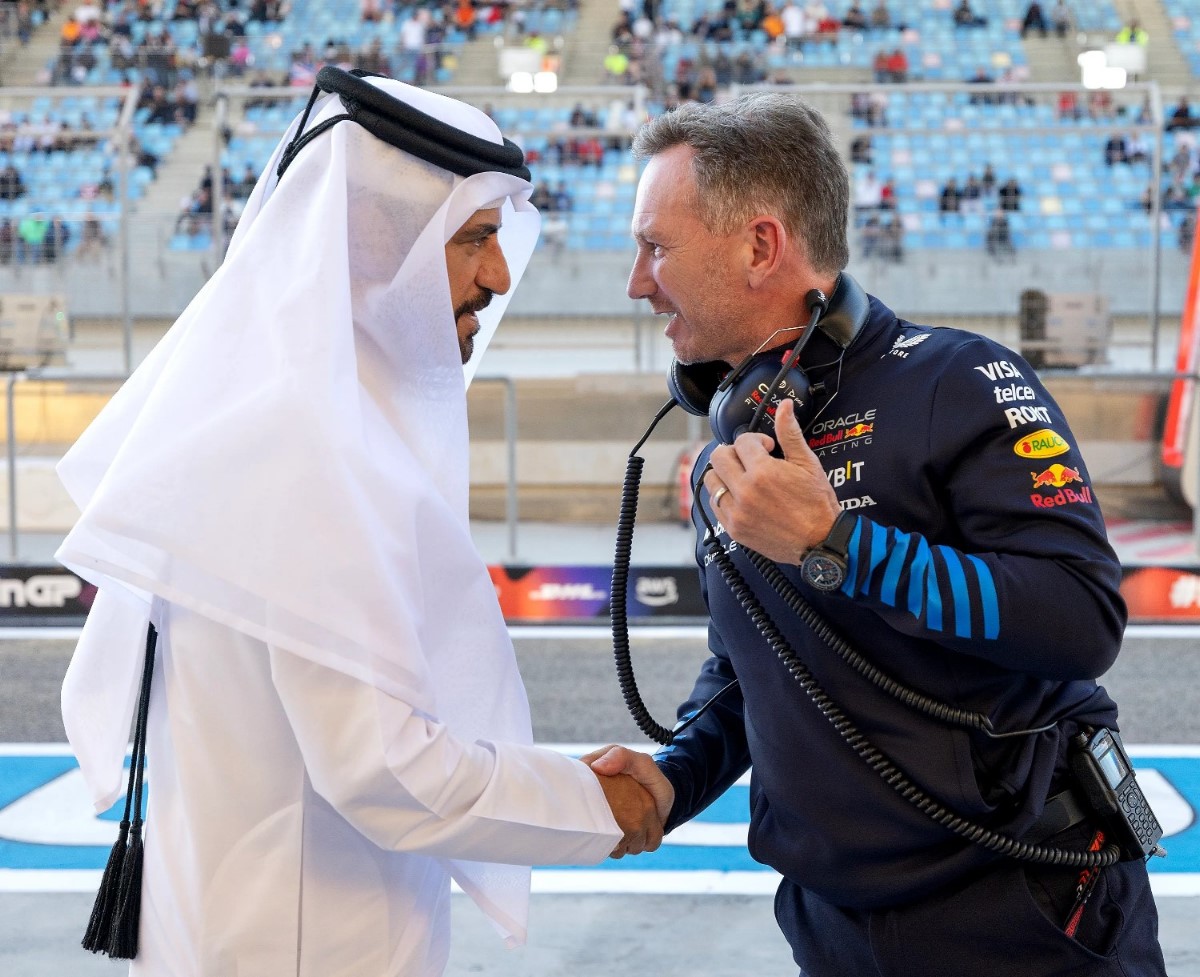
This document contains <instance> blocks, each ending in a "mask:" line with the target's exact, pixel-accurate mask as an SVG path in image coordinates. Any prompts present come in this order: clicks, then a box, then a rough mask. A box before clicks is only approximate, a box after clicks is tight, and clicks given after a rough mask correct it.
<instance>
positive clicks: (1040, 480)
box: [1029, 465, 1095, 509]
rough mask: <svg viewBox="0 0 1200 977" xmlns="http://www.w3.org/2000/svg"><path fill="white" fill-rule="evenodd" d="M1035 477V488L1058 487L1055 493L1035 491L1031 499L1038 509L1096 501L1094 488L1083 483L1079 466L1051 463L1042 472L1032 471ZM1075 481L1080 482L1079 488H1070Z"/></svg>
mask: <svg viewBox="0 0 1200 977" xmlns="http://www.w3.org/2000/svg"><path fill="white" fill-rule="evenodd" d="M1029 474H1030V475H1031V476H1032V478H1033V487H1034V488H1035V489H1058V491H1057V492H1055V493H1054V494H1053V495H1047V494H1043V493H1041V492H1034V493H1033V494H1032V495H1031V496H1029V501H1030V502H1032V503H1033V504H1034V506H1036V507H1037V508H1038V509H1054V508H1056V507H1058V506H1060V505H1075V504H1078V503H1084V504H1085V505H1086V504H1088V503H1091V502H1093V501H1095V500H1094V499H1093V498H1092V490H1091V489H1090V488H1089V487H1088V486H1087V485H1084V484H1083V476H1082V475H1081V474H1080V473H1079V469H1077V468H1068V467H1067V466H1066V465H1051V466H1050V467H1049V468H1047V469H1046V470H1045V471H1042V472H1030V473H1029ZM1074 483H1079V488H1068V487H1067V486H1069V485H1072V484H1074Z"/></svg>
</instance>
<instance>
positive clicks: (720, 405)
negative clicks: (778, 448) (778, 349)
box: [708, 356, 813, 444]
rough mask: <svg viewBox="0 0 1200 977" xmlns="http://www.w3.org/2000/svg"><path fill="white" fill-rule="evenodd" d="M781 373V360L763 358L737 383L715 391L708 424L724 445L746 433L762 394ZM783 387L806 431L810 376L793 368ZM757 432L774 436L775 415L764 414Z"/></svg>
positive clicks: (783, 382)
mask: <svg viewBox="0 0 1200 977" xmlns="http://www.w3.org/2000/svg"><path fill="white" fill-rule="evenodd" d="M778 373H779V361H778V358H777V357H776V356H770V357H764V358H763V359H762V360H761V361H760V362H758V363H755V364H753V365H751V366H750V368H749V369H748V370H745V371H744V372H743V374H742V376H741V377H740V378H739V379H738V381H737V383H734V384H732V385H731V386H729V387H727V388H726V389H724V390H718V391H717V392H716V394H715V395H714V396H713V398H712V402H711V404H710V406H709V409H708V423H709V426H710V427H711V428H712V432H713V435H714V436H715V437H716V438H717V440H718V441H720V442H721V443H722V444H733V442H734V441H735V440H736V439H737V437H738V435H740V434H744V433H745V432H746V430H747V429H748V428H749V427H750V422H751V421H752V420H753V419H754V414H755V411H756V410H757V409H758V405H759V403H760V402H761V401H762V397H763V391H764V390H768V389H770V386H771V382H772V381H773V380H774V379H775V377H776V376H777V375H778ZM781 387H782V390H780V391H779V393H781V394H783V395H785V396H787V397H788V398H789V399H790V400H791V401H792V402H793V403H794V404H795V405H796V420H797V421H798V422H799V424H800V427H801V428H803V427H804V426H805V425H807V424H808V422H809V421H810V420H811V419H812V413H813V407H812V400H813V398H812V389H811V384H810V383H809V382H808V375H807V374H806V373H805V372H804V371H803V370H802V369H800V367H798V366H794V367H792V369H791V370H789V371H788V373H787V376H785V377H784V378H783V381H782V382H781ZM758 430H759V432H760V433H762V434H767V435H770V436H771V437H772V438H773V437H775V416H774V413H773V412H772V413H767V412H766V411H763V415H762V420H761V421H760V423H759V426H758Z"/></svg>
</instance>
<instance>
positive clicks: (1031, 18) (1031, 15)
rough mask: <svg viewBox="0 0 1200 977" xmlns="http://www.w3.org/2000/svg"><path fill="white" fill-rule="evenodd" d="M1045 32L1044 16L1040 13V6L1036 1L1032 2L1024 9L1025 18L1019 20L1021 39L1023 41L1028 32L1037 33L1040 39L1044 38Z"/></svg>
mask: <svg viewBox="0 0 1200 977" xmlns="http://www.w3.org/2000/svg"><path fill="white" fill-rule="evenodd" d="M1046 30H1047V27H1046V15H1045V13H1044V12H1043V11H1042V5H1041V4H1040V3H1038V0H1032V2H1031V3H1030V4H1029V6H1028V7H1026V8H1025V16H1024V17H1023V18H1021V39H1022V40H1024V38H1025V35H1027V34H1028V33H1029V32H1030V31H1037V32H1038V33H1039V34H1041V35H1042V37H1045V36H1046Z"/></svg>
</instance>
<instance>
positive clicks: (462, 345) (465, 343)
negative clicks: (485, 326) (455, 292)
mask: <svg viewBox="0 0 1200 977" xmlns="http://www.w3.org/2000/svg"><path fill="white" fill-rule="evenodd" d="M494 294H495V293H494V292H491V291H489V290H488V289H486V288H485V289H482V290H481V291H480V293H479V294H478V295H476V296H475V297H474V298H470V299H467V301H465V302H463V303H462V305H460V306H459V307H458V308H456V309H455V310H454V325H455V327H456V328H457V326H458V322H459V320H460V319H461V318H462V317H463V316H465V315H470V314H471V313H472V312H479V311H481V310H482V309H486V308H487V307H488V306H489V305H491V304H492V298H493V296H494ZM478 332H479V323H478V321H476V323H475V328H474V329H472V330H471V331H470V332H469V333H467V334H466V335H465V336H464V335H461V334H460V335H459V337H458V352H459V355H461V356H462V361H463V365H464V366H465V365H466V364H467V363H469V362H470V360H471V357H472V356H473V355H474V353H475V335H476V333H478Z"/></svg>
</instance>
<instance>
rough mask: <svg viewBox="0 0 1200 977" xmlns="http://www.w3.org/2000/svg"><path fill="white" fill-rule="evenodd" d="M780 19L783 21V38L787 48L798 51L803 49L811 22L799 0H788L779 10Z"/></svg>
mask: <svg viewBox="0 0 1200 977" xmlns="http://www.w3.org/2000/svg"><path fill="white" fill-rule="evenodd" d="M779 19H780V20H782V21H783V36H784V39H785V40H786V42H787V46H788V47H790V48H796V49H799V48H801V47H803V46H804V40H805V38H806V37H807V36H808V32H809V21H808V18H807V17H806V16H805V13H804V10H803V8H802V7H801V6H800V3H799V0H787V2H786V3H784V5H783V6H782V7H781V8H780V10H779Z"/></svg>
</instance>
